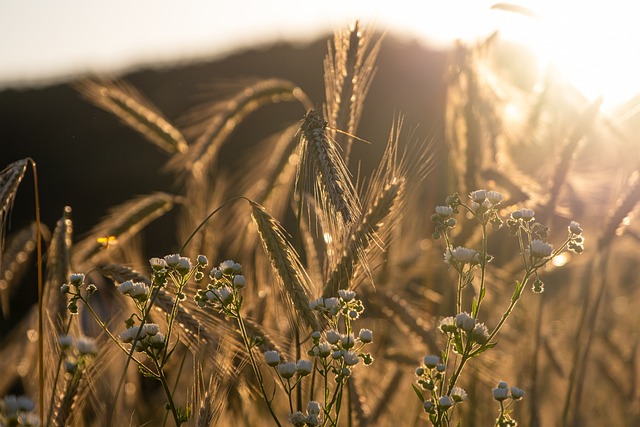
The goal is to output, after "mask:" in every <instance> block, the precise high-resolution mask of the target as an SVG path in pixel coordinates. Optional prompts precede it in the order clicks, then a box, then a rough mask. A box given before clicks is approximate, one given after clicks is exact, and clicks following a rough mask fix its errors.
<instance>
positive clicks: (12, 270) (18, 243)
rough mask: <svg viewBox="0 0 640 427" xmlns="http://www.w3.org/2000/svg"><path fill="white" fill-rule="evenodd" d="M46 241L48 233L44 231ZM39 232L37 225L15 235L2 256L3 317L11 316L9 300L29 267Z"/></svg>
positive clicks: (32, 225) (0, 289)
mask: <svg viewBox="0 0 640 427" xmlns="http://www.w3.org/2000/svg"><path fill="white" fill-rule="evenodd" d="M43 234H45V239H46V238H47V234H48V231H46V230H44V233H43ZM36 236H37V230H36V225H35V223H33V224H31V225H29V226H27V227H24V228H23V229H21V230H19V231H17V232H15V233H13V234H12V235H11V236H10V238H9V239H8V243H7V247H6V248H5V251H4V253H3V254H2V263H1V264H0V266H1V267H2V268H1V270H0V301H1V303H2V315H3V316H5V317H6V316H8V315H9V299H10V298H11V295H12V294H13V292H14V290H15V289H16V287H17V286H18V285H20V281H21V280H22V277H23V276H24V273H25V272H26V269H27V267H28V266H29V260H30V259H31V255H32V254H33V252H34V251H35V249H36Z"/></svg>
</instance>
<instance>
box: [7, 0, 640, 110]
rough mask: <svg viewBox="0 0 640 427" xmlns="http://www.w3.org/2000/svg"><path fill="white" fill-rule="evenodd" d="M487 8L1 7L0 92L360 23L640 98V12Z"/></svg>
mask: <svg viewBox="0 0 640 427" xmlns="http://www.w3.org/2000/svg"><path fill="white" fill-rule="evenodd" d="M495 3H498V2H497V1H495V0H494V1H488V0H439V1H434V0H420V1H419V0H385V1H382V0H323V1H322V2H314V1H309V0H307V1H300V0H298V1H291V0H281V1H269V0H208V1H203V0H180V1H178V0H109V1H107V0H0V89H2V88H6V87H11V86H25V85H31V84H34V83H36V84H43V83H47V82H52V81H61V80H65V79H68V78H69V76H72V75H80V74H84V73H88V72H105V71H106V72H116V73H117V72H119V71H120V72H122V71H123V70H124V69H131V68H135V67H136V66H141V65H153V64H158V63H175V62H178V61H180V60H189V59H192V60H193V59H198V58H213V57H216V56H220V55H224V54H225V53H229V52H232V51H234V50H237V49H240V48H247V47H256V46H260V45H265V44H269V43H274V42H277V41H281V40H288V41H300V42H304V41H308V40H311V39H313V38H315V37H318V36H320V35H322V34H326V33H328V32H330V31H331V30H332V29H335V28H340V27H342V26H344V25H345V24H346V23H348V22H349V21H350V19H352V18H354V17H359V18H362V19H364V20H365V21H373V22H375V23H376V24H377V27H378V28H380V29H383V30H388V31H390V32H394V33H396V34H406V35H407V36H408V37H415V38H418V39H423V40H427V41H428V42H431V43H434V42H437V43H447V42H451V41H452V40H455V39H457V38H465V39H469V38H473V37H477V36H478V35H487V34H489V33H490V32H491V31H492V30H494V29H500V30H501V31H502V33H503V34H505V36H506V37H511V38H515V39H518V40H521V41H524V42H525V43H528V44H529V45H530V46H532V47H533V48H534V49H535V50H536V51H537V52H538V54H539V55H540V57H541V58H543V59H544V60H546V61H550V62H553V63H554V65H555V67H556V68H557V69H558V70H560V71H561V72H562V73H564V74H565V75H566V76H567V78H568V79H569V80H570V81H571V82H573V83H575V85H576V86H577V87H579V88H581V89H582V90H583V91H584V92H585V93H586V94H587V95H588V96H589V97H595V96H597V95H599V94H601V93H604V94H605V101H607V98H609V99H608V100H609V101H611V100H620V99H624V97H625V95H626V96H630V94H633V93H634V92H637V91H638V89H640V78H638V77H637V76H639V75H640V54H638V53H637V52H638V51H637V47H636V43H637V40H639V39H640V25H638V24H637V20H638V16H639V15H638V11H637V10H636V9H637V8H640V6H635V2H630V1H624V0H608V1H605V0H594V1H591V2H585V1H583V0H563V1H559V0H521V1H512V2H510V3H515V4H518V5H523V6H527V7H530V8H532V9H533V10H534V11H535V12H537V13H538V14H539V17H540V18H541V19H531V18H527V17H524V16H521V15H518V14H514V13H508V12H504V11H498V10H491V6H492V5H494V4H495Z"/></svg>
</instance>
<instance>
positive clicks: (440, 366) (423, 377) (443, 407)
mask: <svg viewBox="0 0 640 427" xmlns="http://www.w3.org/2000/svg"><path fill="white" fill-rule="evenodd" d="M446 370H447V367H446V365H445V364H444V363H442V362H441V361H440V357H438V356H434V355H427V356H425V357H424V358H423V360H422V364H421V365H420V366H419V367H418V368H417V369H416V376H417V377H418V384H419V385H420V387H421V388H422V390H428V391H429V392H430V393H431V397H430V398H428V399H426V398H425V397H424V396H423V395H422V393H420V392H419V391H418V390H416V391H418V393H419V397H420V398H421V400H422V408H423V409H424V410H425V412H427V413H428V414H429V416H430V417H432V418H433V419H437V418H439V417H441V414H442V413H445V412H447V411H448V410H449V409H451V408H453V407H454V406H455V405H456V404H458V403H461V402H464V401H465V400H467V392H466V391H464V389H462V388H460V387H452V388H451V390H450V391H449V392H448V393H446V394H442V395H439V394H438V387H439V385H440V386H441V384H443V381H444V375H445V371H446Z"/></svg>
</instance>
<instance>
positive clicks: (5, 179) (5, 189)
mask: <svg viewBox="0 0 640 427" xmlns="http://www.w3.org/2000/svg"><path fill="white" fill-rule="evenodd" d="M27 163H29V159H21V160H17V161H15V162H13V163H11V164H10V165H9V166H7V167H6V168H4V169H3V170H2V171H0V254H1V253H2V251H3V249H4V232H5V228H6V227H5V226H6V222H7V214H8V212H9V211H10V210H11V207H12V206H13V201H14V199H15V197H16V193H17V192H18V187H19V186H20V182H22V178H24V174H25V172H26V171H27ZM1 262H2V257H0V263H1ZM1 269H2V264H0V270H1Z"/></svg>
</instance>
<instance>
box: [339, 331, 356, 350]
mask: <svg viewBox="0 0 640 427" xmlns="http://www.w3.org/2000/svg"><path fill="white" fill-rule="evenodd" d="M340 344H342V348H351V347H353V346H354V345H355V344H356V338H355V336H354V335H353V332H351V333H350V334H349V335H342V336H341V337H340Z"/></svg>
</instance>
